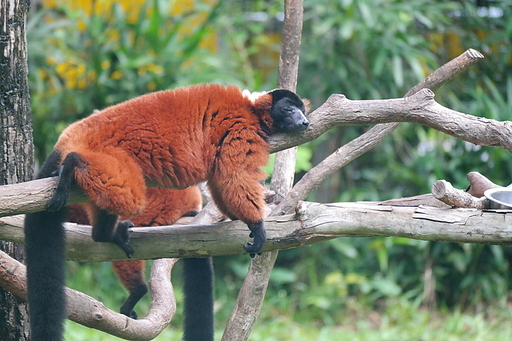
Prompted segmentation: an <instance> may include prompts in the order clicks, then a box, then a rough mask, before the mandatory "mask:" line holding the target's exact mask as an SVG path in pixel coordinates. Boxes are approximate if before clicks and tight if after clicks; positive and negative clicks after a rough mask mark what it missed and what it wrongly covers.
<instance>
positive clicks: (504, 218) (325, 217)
mask: <svg viewBox="0 0 512 341" xmlns="http://www.w3.org/2000/svg"><path fill="white" fill-rule="evenodd" d="M297 212H298V213H297V214H290V215H285V216H279V217H269V218H267V219H266V220H265V226H266V227H267V232H268V240H267V243H266V245H265V248H264V251H270V250H282V249H289V248H295V247H300V246H304V245H311V244H314V243H317V242H320V241H323V240H328V239H333V238H339V237H356V236H357V237H370V236H385V237H391V236H394V237H405V238H413V239H420V240H437V241H449V242H461V243H488V244H511V243H512V211H511V210H486V211H482V210H477V209H441V208H434V207H427V206H420V207H396V206H384V205H379V203H336V204H319V203H311V202H301V203H300V204H299V206H298V211H297ZM22 223H23V219H22V217H21V216H15V217H5V218H0V238H1V239H5V240H9V241H14V242H20V243H22V242H23V229H22ZM66 230H67V238H68V258H69V259H71V260H76V261H84V262H98V261H112V260H121V259H125V255H124V253H123V252H122V251H121V250H119V248H118V247H116V246H114V245H111V244H108V243H94V242H93V241H92V240H91V238H90V229H89V227H87V226H81V225H76V224H71V223H69V224H66ZM131 231H132V232H131V235H130V236H131V240H132V246H133V248H134V250H135V255H134V259H148V258H149V259H152V258H162V257H164V258H181V257H208V256H220V255H231V254H242V253H244V251H243V249H242V245H243V244H245V243H246V242H247V241H249V240H250V239H249V237H248V230H247V226H246V225H245V224H244V223H242V222H239V221H235V222H223V223H218V224H212V225H188V226H165V227H147V228H133V229H131Z"/></svg>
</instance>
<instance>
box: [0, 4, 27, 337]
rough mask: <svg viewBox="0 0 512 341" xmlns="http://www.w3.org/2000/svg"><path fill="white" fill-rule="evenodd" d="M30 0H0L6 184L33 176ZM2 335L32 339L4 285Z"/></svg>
mask: <svg viewBox="0 0 512 341" xmlns="http://www.w3.org/2000/svg"><path fill="white" fill-rule="evenodd" d="M29 7H30V1H29V0H0V148H1V150H0V181H1V184H2V185H5V184H11V183H17V182H22V181H27V180H31V179H32V178H33V143H32V124H31V117H30V97H29V92H28V80H27V74H28V65H27V48H26V38H25V22H26V14H27V11H28V9H29ZM0 249H2V250H4V251H6V252H7V253H9V254H10V255H11V256H12V257H14V258H16V259H18V260H23V258H24V252H23V247H21V246H19V245H17V244H13V243H7V242H0ZM0 307H1V309H0V335H1V337H0V338H1V339H2V340H3V341H4V340H5V341H7V340H13V341H14V340H16V341H18V340H28V339H29V335H28V334H29V332H28V330H29V328H28V321H27V318H28V313H27V309H26V308H27V307H26V304H25V303H21V302H18V301H17V300H16V298H15V297H14V296H13V295H12V294H10V293H9V292H7V291H5V290H3V289H1V288H0Z"/></svg>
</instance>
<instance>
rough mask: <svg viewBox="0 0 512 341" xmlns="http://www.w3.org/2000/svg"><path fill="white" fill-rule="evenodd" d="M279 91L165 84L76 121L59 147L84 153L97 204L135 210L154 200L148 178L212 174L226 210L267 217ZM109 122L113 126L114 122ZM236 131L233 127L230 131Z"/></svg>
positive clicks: (167, 180) (180, 182) (190, 179)
mask: <svg viewBox="0 0 512 341" xmlns="http://www.w3.org/2000/svg"><path fill="white" fill-rule="evenodd" d="M271 105H272V97H271V95H268V94H266V95H263V96H261V97H259V98H258V99H257V100H256V101H255V102H251V100H249V99H248V98H246V97H244V96H243V95H242V92H241V91H240V89H239V88H237V87H233V86H228V87H224V86H219V85H198V86H192V87H188V88H180V89H176V90H169V91H161V92H156V93H152V94H148V95H145V96H143V97H138V98H135V99H132V100H129V101H126V102H123V103H121V104H118V105H114V106H112V107H109V108H107V109H105V110H103V111H101V112H99V113H97V114H93V115H91V116H89V117H87V118H86V119H85V120H82V121H78V122H76V123H74V124H72V125H71V126H69V127H68V128H67V129H66V130H65V131H64V132H63V133H62V135H61V136H60V138H59V140H58V142H57V143H56V145H55V149H56V150H58V151H59V152H60V153H61V159H62V160H64V159H65V158H66V156H67V155H68V153H70V152H76V153H78V154H79V155H80V156H81V158H82V159H83V161H84V165H83V166H81V167H77V169H76V171H75V172H76V173H75V179H76V181H77V183H78V185H79V186H80V187H81V188H83V189H84V190H85V192H86V193H87V195H88V196H89V197H90V198H91V199H92V202H91V203H90V204H89V205H88V210H89V212H93V211H94V207H93V205H97V206H98V207H99V208H101V209H103V210H106V211H107V212H109V213H114V214H119V215H122V216H126V217H130V216H133V215H135V214H138V213H140V212H141V211H142V210H143V208H144V207H145V205H146V200H145V196H144V193H145V190H146V185H145V179H149V180H154V181H157V182H159V183H160V184H162V185H163V186H166V187H171V188H186V187H188V186H190V185H195V184H197V183H198V182H200V181H204V180H206V179H209V187H210V190H211V192H212V195H213V197H214V199H215V201H216V203H217V204H218V205H219V209H220V210H221V211H222V212H223V213H225V214H226V215H228V216H229V217H231V218H235V217H236V218H239V219H241V220H242V221H244V222H257V221H260V220H261V219H262V217H263V207H264V198H263V191H262V188H261V184H260V183H259V181H261V180H263V179H264V178H265V173H264V172H263V171H262V170H261V169H260V167H262V166H264V165H265V164H266V162H267V158H268V146H267V143H266V142H265V137H266V136H264V134H263V133H262V131H261V128H260V127H261V123H262V122H261V121H264V122H265V124H267V125H268V126H269V127H270V126H272V118H271V116H270V114H269V113H268V111H269V109H270V107H271ZM107 127H108V129H107ZM226 131H228V133H226Z"/></svg>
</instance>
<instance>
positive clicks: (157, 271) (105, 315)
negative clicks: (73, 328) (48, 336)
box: [0, 251, 178, 340]
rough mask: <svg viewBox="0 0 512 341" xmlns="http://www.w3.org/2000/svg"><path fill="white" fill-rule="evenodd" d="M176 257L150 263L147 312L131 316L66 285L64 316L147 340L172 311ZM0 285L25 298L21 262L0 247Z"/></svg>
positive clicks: (162, 324)
mask: <svg viewBox="0 0 512 341" xmlns="http://www.w3.org/2000/svg"><path fill="white" fill-rule="evenodd" d="M177 261H178V260H177V259H158V260H155V262H154V263H153V267H152V268H151V275H150V281H149V287H150V291H151V295H152V303H151V306H150V309H149V312H148V315H147V316H146V317H144V318H141V319H137V320H136V319H132V318H129V317H127V316H125V315H123V314H120V313H117V312H115V311H113V310H110V309H108V308H107V307H105V306H104V305H103V303H101V302H99V301H97V300H96V299H94V298H92V297H90V296H88V295H85V294H84V293H82V292H79V291H76V290H73V289H70V288H66V300H67V310H68V318H69V319H70V320H72V321H74V322H77V323H80V324H82V325H84V326H87V327H90V328H95V329H98V330H101V331H104V332H106V333H109V334H112V335H114V336H117V337H121V338H123V339H127V340H151V339H153V338H155V337H157V336H158V335H159V334H160V333H161V332H162V330H163V329H164V328H165V327H167V325H168V324H169V322H170V321H171V320H172V318H173V316H174V314H175V312H176V300H175V297H174V291H173V288H172V284H171V275H170V273H171V270H172V267H173V266H174V264H175V263H176V262H177ZM0 286H2V287H4V288H5V289H6V290H9V291H10V292H12V293H13V294H14V295H15V296H16V297H18V298H19V299H21V300H23V301H26V299H27V287H26V269H25V265H23V264H21V263H20V262H18V261H17V260H16V259H14V258H12V257H10V256H9V255H7V254H6V253H5V252H3V251H0Z"/></svg>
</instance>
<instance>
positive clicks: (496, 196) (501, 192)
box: [484, 187, 512, 208]
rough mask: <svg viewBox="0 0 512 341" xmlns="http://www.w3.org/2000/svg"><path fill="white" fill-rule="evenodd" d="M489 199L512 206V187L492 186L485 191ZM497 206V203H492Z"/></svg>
mask: <svg viewBox="0 0 512 341" xmlns="http://www.w3.org/2000/svg"><path fill="white" fill-rule="evenodd" d="M484 195H485V197H486V198H487V199H489V200H491V201H492V203H497V204H499V205H503V206H506V207H512V189H510V188H506V187H498V188H491V189H488V190H487V191H485V192H484ZM491 206H493V208H497V207H496V206H495V205H491Z"/></svg>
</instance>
